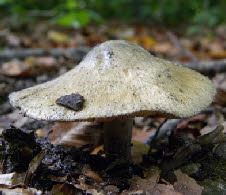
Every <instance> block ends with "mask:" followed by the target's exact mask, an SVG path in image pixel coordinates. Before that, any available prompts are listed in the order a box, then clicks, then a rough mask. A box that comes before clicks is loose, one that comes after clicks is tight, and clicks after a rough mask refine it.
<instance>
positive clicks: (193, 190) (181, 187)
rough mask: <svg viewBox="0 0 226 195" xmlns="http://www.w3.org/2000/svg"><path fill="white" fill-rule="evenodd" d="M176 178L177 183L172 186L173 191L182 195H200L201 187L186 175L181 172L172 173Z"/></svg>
mask: <svg viewBox="0 0 226 195" xmlns="http://www.w3.org/2000/svg"><path fill="white" fill-rule="evenodd" d="M174 174H175V175H176V177H177V181H176V182H175V183H174V184H173V186H174V189H175V190H177V191H178V192H181V193H182V194H183V195H191V194H192V195H201V194H202V190H203V189H204V188H203V187H202V186H200V185H198V184H197V182H196V181H195V180H194V179H193V178H191V177H189V176H188V175H186V174H184V173H182V172H181V170H176V171H174Z"/></svg>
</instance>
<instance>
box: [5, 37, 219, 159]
mask: <svg viewBox="0 0 226 195" xmlns="http://www.w3.org/2000/svg"><path fill="white" fill-rule="evenodd" d="M215 93H216V89H215V87H214V85H213V84H212V82H211V81H210V80H209V79H208V78H206V77H205V76H203V75H201V74H200V73H198V72H195V71H193V70H190V69H188V68H184V67H182V66H180V65H176V64H174V63H172V62H169V61H166V60H164V59H160V58H156V57H154V56H152V55H151V54H150V53H149V52H148V51H146V50H145V49H143V48H142V47H140V46H138V45H137V44H134V43H129V42H126V41H123V40H112V41H106V42H104V43H102V44H100V45H97V46H96V47H94V48H93V49H92V50H91V51H90V52H89V53H88V54H87V55H86V57H85V58H84V59H83V61H81V62H80V64H79V65H78V66H76V67H74V68H73V69H72V70H70V71H69V72H67V73H65V74H63V75H62V76H60V77H58V78H56V79H54V80H52V81H49V82H46V83H43V84H40V85H37V86H34V87H31V88H28V89H24V90H21V91H19V92H14V93H11V94H10V95H9V99H10V103H11V104H12V105H13V106H14V107H17V108H19V109H21V112H22V113H23V114H24V115H26V116H28V117H31V118H34V119H38V120H47V121H98V122H103V129H104V150H105V154H106V156H107V158H109V159H111V160H114V159H120V160H125V161H127V162H128V161H130V158H131V132H132V125H133V118H134V117H136V116H147V115H159V116H163V117H166V118H186V117H190V116H193V115H195V114H197V113H199V112H200V111H201V110H203V109H204V108H206V107H207V106H208V105H209V104H210V103H211V102H212V100H213V97H214V96H215ZM71 94H73V95H75V94H78V95H80V96H82V97H83V98H80V99H82V100H83V99H84V104H83V105H82V106H81V105H80V107H79V110H78V109H77V110H73V109H71V107H67V106H62V105H60V104H57V103H56V100H58V99H59V98H61V97H66V96H68V95H71ZM72 101H73V100H72ZM68 103H70V101H68V102H67V104H68ZM80 103H81V102H80Z"/></svg>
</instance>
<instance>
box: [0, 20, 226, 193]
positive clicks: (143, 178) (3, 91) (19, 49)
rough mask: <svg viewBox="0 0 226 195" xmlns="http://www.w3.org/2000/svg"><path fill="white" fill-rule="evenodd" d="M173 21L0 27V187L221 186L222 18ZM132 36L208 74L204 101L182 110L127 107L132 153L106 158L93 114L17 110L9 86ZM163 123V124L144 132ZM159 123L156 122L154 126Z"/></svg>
mask: <svg viewBox="0 0 226 195" xmlns="http://www.w3.org/2000/svg"><path fill="white" fill-rule="evenodd" d="M181 31H182V30H181V29H180V30H176V29H173V30H171V29H158V28H153V27H147V26H142V25H123V24H117V23H111V24H108V25H100V26H93V25H91V26H87V27H85V28H83V29H77V30H75V29H68V28H67V29H65V28H59V27H53V26H49V25H47V24H45V23H40V24H36V25H29V26H21V27H19V28H5V27H0V131H1V136H0V161H1V165H2V166H1V169H0V171H1V174H0V191H2V193H10V192H11V193H12V194H15V193H18V194H42V193H46V194H58V193H59V194H86V193H89V194H107V193H109V194H120V193H121V194H145V193H148V194H225V193H226V178H225V175H226V174H225V173H226V161H225V158H226V156H225V146H226V138H225V132H226V128H225V126H226V122H225V116H226V108H225V106H226V73H225V72H226V61H225V59H226V37H225V35H226V26H219V27H218V28H216V29H214V30H212V31H208V32H202V33H200V34H196V35H192V36H191V35H186V33H184V32H181ZM111 39H124V40H128V41H131V42H136V43H138V44H139V45H141V46H142V47H144V48H145V49H147V50H148V51H149V52H150V53H151V54H153V55H155V56H158V57H161V58H165V59H168V60H171V61H174V62H178V63H181V64H182V65H184V66H190V67H192V68H193V69H195V70H197V71H199V72H201V73H202V74H204V75H206V76H208V77H209V78H210V79H211V80H212V81H213V82H214V84H215V86H216V88H217V95H216V97H215V100H214V102H213V103H212V104H211V105H210V107H209V108H207V109H206V110H204V111H203V112H201V113H200V114H198V115H196V116H194V117H192V118H189V119H183V120H175V121H171V122H172V123H174V125H173V127H169V126H167V122H165V123H164V120H165V119H164V118H160V117H153V116H152V117H137V118H135V120H134V126H133V137H132V140H133V142H132V143H133V146H132V163H130V164H126V163H118V164H112V163H111V162H108V161H107V160H106V159H105V157H104V153H103V136H102V131H101V130H100V128H99V124H98V123H89V122H85V123H78V122H46V121H37V120H34V119H30V118H27V117H24V116H22V115H20V113H19V111H18V110H16V109H14V108H12V106H11V105H10V104H9V101H8V95H9V93H11V92H14V91H18V90H21V89H24V88H27V87H31V86H34V85H36V84H40V83H43V82H45V81H48V80H51V79H53V78H56V77H57V76H59V75H62V74H63V73H65V72H67V71H68V70H70V69H71V68H73V67H74V66H75V65H76V64H78V63H79V62H80V61H81V60H82V58H83V57H84V56H85V55H86V53H87V52H88V51H89V50H90V48H92V47H93V46H95V45H96V44H99V43H102V42H104V41H106V40H111ZM162 123H164V124H165V126H166V127H167V128H168V129H170V130H171V133H168V134H167V135H166V134H164V135H163V136H161V137H159V138H158V139H155V140H153V137H154V134H155V132H156V130H157V129H158V127H159V126H160V125H161V124H162ZM163 129H164V128H163V126H162V128H159V131H164V130H163Z"/></svg>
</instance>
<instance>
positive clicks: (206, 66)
mask: <svg viewBox="0 0 226 195" xmlns="http://www.w3.org/2000/svg"><path fill="white" fill-rule="evenodd" d="M180 64H182V66H184V67H187V68H191V69H193V70H196V71H198V72H201V73H210V72H226V59H222V60H215V61H202V62H196V63H195V62H188V63H180Z"/></svg>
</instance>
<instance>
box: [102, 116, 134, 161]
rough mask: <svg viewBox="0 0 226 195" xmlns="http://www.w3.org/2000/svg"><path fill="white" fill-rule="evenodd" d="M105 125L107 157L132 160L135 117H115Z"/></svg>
mask: <svg viewBox="0 0 226 195" xmlns="http://www.w3.org/2000/svg"><path fill="white" fill-rule="evenodd" d="M103 126H104V151H105V154H106V157H107V158H108V159H110V160H116V159H121V160H125V161H130V159H131V137H132V126H133V119H115V120H113V121H110V122H105V123H104V125H103Z"/></svg>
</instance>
